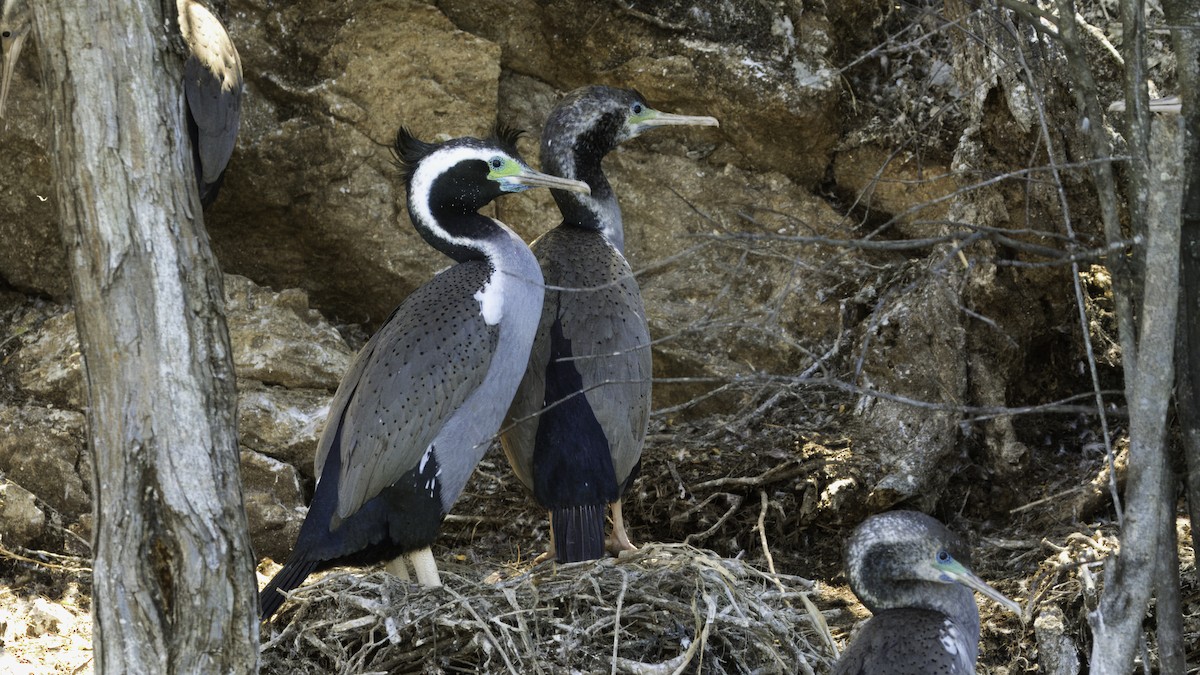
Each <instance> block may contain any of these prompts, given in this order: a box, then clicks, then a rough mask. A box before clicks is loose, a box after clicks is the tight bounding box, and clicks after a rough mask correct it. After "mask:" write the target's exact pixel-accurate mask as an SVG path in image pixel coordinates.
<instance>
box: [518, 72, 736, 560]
mask: <svg viewBox="0 0 1200 675" xmlns="http://www.w3.org/2000/svg"><path fill="white" fill-rule="evenodd" d="M667 125H700V126H717V120H715V119H713V118H712V117H690V116H685V115H673V114H669V113H664V112H659V111H657V110H655V109H653V108H651V107H650V106H649V105H647V104H646V101H645V100H644V99H643V98H642V96H641V95H640V94H638V93H637V92H634V91H631V90H628V89H615V88H612V87H601V86H594V87H585V88H583V89H578V90H576V91H574V92H571V93H570V94H568V95H567V96H566V97H565V98H564V99H563V100H562V101H561V102H560V103H559V104H558V105H557V106H555V108H554V110H553V111H551V113H550V116H549V118H548V119H547V120H546V126H545V130H544V131H543V132H542V155H541V159H542V167H543V168H544V169H546V170H547V171H549V172H551V173H553V174H556V175H560V176H565V177H568V178H575V179H578V180H581V181H584V182H585V183H587V184H588V185H589V186H590V187H591V193H590V194H581V193H573V192H566V191H563V190H554V191H553V195H554V201H555V202H557V204H558V208H559V211H561V213H562V216H563V220H562V223H561V224H560V225H559V226H558V227H556V228H554V229H553V230H551V231H549V232H547V233H546V234H545V235H543V236H542V237H540V238H539V239H538V240H537V241H535V242H534V243H533V245H532V246H531V248H532V249H533V252H534V255H536V256H537V259H538V262H539V263H540V264H541V267H542V273H543V275H544V276H545V278H546V301H545V304H544V305H543V307H542V318H541V323H540V325H539V326H538V333H537V339H536V340H535V342H534V345H533V350H532V352H531V354H530V357H529V367H528V369H527V370H526V371H525V377H524V379H523V380H522V381H521V388H520V389H519V390H518V392H517V396H516V399H514V401H513V406H512V410H511V412H510V415H509V416H510V418H511V419H512V420H513V421H514V422H515V425H514V426H511V427H510V429H509V430H508V431H507V432H505V433H504V435H503V436H502V442H503V445H504V452H505V454H506V455H507V456H508V460H509V463H511V464H512V467H513V471H514V473H516V475H517V477H518V478H519V479H520V480H521V482H522V483H524V484H525V486H526V487H528V488H529V489H530V490H532V491H533V495H534V497H535V498H536V499H537V502H538V504H540V505H541V506H542V507H543V508H545V509H547V510H549V512H550V525H551V537H552V541H551V547H552V551H553V552H554V554H555V555H556V557H557V560H558V561H559V562H575V561H580V560H592V559H596V558H600V557H603V555H604V552H605V544H606V541H605V536H604V529H605V528H604V516H605V509H606V506H607V505H609V504H611V505H612V519H613V537H612V538H611V539H610V540H609V541H608V542H607V544H608V546H609V548H611V549H613V550H621V549H633V548H634V546H633V544H632V543H630V541H629V536H628V535H627V534H626V531H625V521H624V517H623V515H622V511H621V503H622V502H621V498H622V495H624V493H625V491H626V490H627V489H628V487H629V485H630V484H631V483H632V482H633V479H634V478H635V477H636V476H637V471H638V467H639V465H640V462H641V454H642V444H643V442H644V441H645V437H646V427H647V424H648V421H649V416H650V381H651V363H650V331H649V327H648V326H647V324H646V313H645V310H644V308H643V306H642V296H641V291H640V289H639V288H638V284H637V280H636V279H634V277H633V272H632V270H631V269H630V267H629V263H628V262H626V260H625V256H624V247H625V233H624V227H623V224H622V222H621V209H620V207H619V206H618V204H617V198H616V195H615V194H614V193H613V189H612V186H611V185H610V184H609V182H608V179H607V178H606V177H605V175H604V171H603V170H602V168H601V160H603V159H604V156H605V155H607V154H608V153H609V152H610V151H612V150H613V149H615V148H616V147H617V146H618V145H619V144H621V143H622V142H624V141H626V140H629V139H631V138H634V137H635V136H637V135H639V134H641V133H643V132H645V131H647V130H649V129H654V128H657V127H662V126H667Z"/></svg>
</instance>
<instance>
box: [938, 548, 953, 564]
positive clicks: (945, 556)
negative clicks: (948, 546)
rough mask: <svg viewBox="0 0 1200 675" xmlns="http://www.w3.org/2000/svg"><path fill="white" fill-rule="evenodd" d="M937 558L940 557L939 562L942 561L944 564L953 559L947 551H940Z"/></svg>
mask: <svg viewBox="0 0 1200 675" xmlns="http://www.w3.org/2000/svg"><path fill="white" fill-rule="evenodd" d="M937 559H938V562H940V563H942V564H943V565H945V564H946V563H948V562H950V560H951V558H950V554H949V553H948V552H946V551H938V554H937Z"/></svg>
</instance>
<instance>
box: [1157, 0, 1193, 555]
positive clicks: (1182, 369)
mask: <svg viewBox="0 0 1200 675" xmlns="http://www.w3.org/2000/svg"><path fill="white" fill-rule="evenodd" d="M1163 12H1164V13H1165V15H1166V20H1167V23H1168V24H1170V25H1171V26H1176V28H1172V30H1171V37H1172V45H1173V47H1174V49H1175V58H1176V63H1177V64H1178V70H1177V72H1178V74H1179V96H1180V98H1181V99H1182V103H1183V120H1184V137H1183V156H1184V158H1185V161H1184V193H1183V209H1182V214H1181V217H1180V248H1179V258H1180V285H1181V286H1182V289H1181V290H1182V293H1180V299H1179V337H1178V339H1177V340H1176V351H1177V355H1178V359H1177V368H1178V372H1177V374H1176V390H1175V391H1176V393H1175V396H1176V398H1175V408H1176V411H1177V413H1178V417H1179V426H1180V430H1181V432H1182V439H1183V454H1184V460H1185V471H1184V476H1185V477H1186V480H1185V481H1184V484H1185V489H1186V496H1187V503H1188V513H1189V515H1190V516H1191V520H1192V547H1193V550H1197V551H1200V33H1197V32H1196V31H1195V30H1188V29H1184V28H1182V27H1184V26H1196V25H1200V5H1198V4H1196V3H1195V2H1193V1H1192V0H1164V2H1163Z"/></svg>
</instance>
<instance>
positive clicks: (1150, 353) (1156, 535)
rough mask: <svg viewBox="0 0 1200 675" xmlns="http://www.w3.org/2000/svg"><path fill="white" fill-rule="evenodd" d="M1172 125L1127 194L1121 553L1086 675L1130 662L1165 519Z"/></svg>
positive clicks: (1175, 269) (1175, 298) (1096, 624)
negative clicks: (1131, 274)
mask: <svg viewBox="0 0 1200 675" xmlns="http://www.w3.org/2000/svg"><path fill="white" fill-rule="evenodd" d="M1179 126H1180V124H1179V119H1178V118H1176V117H1172V116H1167V117H1161V118H1160V119H1158V120H1156V121H1155V124H1154V128H1153V133H1152V134H1151V135H1150V143H1149V147H1148V148H1147V150H1148V157H1149V158H1150V160H1149V161H1150V164H1149V166H1148V174H1149V175H1148V176H1147V177H1146V180H1145V182H1144V185H1145V189H1144V191H1141V192H1133V193H1131V194H1130V199H1129V201H1130V205H1131V209H1133V208H1140V209H1143V213H1144V216H1143V217H1144V218H1145V222H1146V224H1147V234H1146V241H1145V256H1144V258H1143V259H1144V260H1145V268H1144V274H1143V275H1141V276H1142V278H1143V279H1144V289H1143V293H1142V302H1141V306H1142V312H1141V316H1140V319H1141V321H1140V327H1139V328H1140V330H1139V332H1138V339H1137V346H1138V354H1137V367H1136V369H1134V370H1133V371H1132V372H1131V373H1129V371H1128V368H1127V373H1129V374H1128V375H1127V379H1126V383H1125V392H1126V399H1127V401H1128V405H1129V473H1128V478H1127V480H1126V485H1125V511H1124V521H1123V524H1122V528H1121V551H1120V553H1119V554H1118V555H1116V556H1114V557H1113V558H1112V559H1110V561H1109V563H1108V565H1107V567H1106V570H1105V581H1104V594H1103V596H1101V599H1100V606H1099V607H1098V608H1097V609H1096V610H1095V611H1093V612H1092V613H1091V614H1090V615H1089V616H1088V622H1089V623H1090V624H1091V627H1092V633H1093V635H1094V640H1093V644H1092V659H1091V672H1093V673H1125V672H1128V671H1129V668H1130V666H1131V664H1132V663H1133V658H1134V655H1135V654H1136V653H1137V650H1138V645H1139V643H1140V641H1141V639H1142V621H1143V619H1144V618H1145V615H1146V609H1147V606H1148V604H1149V601H1150V594H1151V590H1152V588H1153V587H1154V581H1155V576H1156V575H1155V571H1156V569H1157V557H1158V556H1157V554H1158V550H1159V549H1158V547H1159V539H1160V534H1161V532H1162V528H1163V521H1164V520H1165V519H1167V518H1168V515H1169V514H1168V510H1167V508H1166V507H1165V504H1166V500H1165V499H1164V498H1163V485H1164V479H1165V475H1166V469H1167V452H1166V420H1167V409H1168V407H1169V404H1170V400H1171V394H1172V390H1173V387H1174V376H1175V373H1174V347H1175V332H1176V318H1177V314H1178V308H1179V295H1178V294H1179V209H1180V202H1179V197H1180V188H1179V183H1178V180H1177V179H1178V177H1179V174H1178V167H1179V166H1180V164H1181V162H1182V157H1181V155H1180V148H1179V143H1180V137H1179ZM1130 170H1131V171H1132V170H1133V168H1132V167H1131V169H1130ZM1163 178H1166V180H1163ZM1138 184H1139V181H1138V180H1134V181H1132V182H1131V187H1134V188H1135V189H1136V186H1137V185H1138ZM1135 202H1136V204H1135ZM1120 329H1121V330H1122V331H1125V330H1129V327H1128V326H1125V325H1123V326H1120ZM1123 356H1124V355H1123ZM1124 358H1128V357H1127V356H1124Z"/></svg>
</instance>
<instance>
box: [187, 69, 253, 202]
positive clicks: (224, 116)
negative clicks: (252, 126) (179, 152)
mask: <svg viewBox="0 0 1200 675" xmlns="http://www.w3.org/2000/svg"><path fill="white" fill-rule="evenodd" d="M235 57H236V52H235ZM234 75H236V77H234ZM183 91H184V96H185V97H186V98H187V104H188V111H189V112H190V113H191V115H192V121H193V123H194V124H195V125H196V135H197V138H196V141H195V142H196V152H197V153H198V155H199V158H200V176H199V178H200V180H202V181H203V182H204V184H205V185H212V184H215V183H217V182H218V181H219V180H220V178H221V173H222V172H224V171H225V167H226V166H227V165H228V164H229V158H230V157H231V156H232V155H233V146H234V144H235V143H236V142H237V132H238V126H239V125H240V124H241V120H242V75H241V67H240V65H239V66H238V67H237V69H236V72H235V71H233V70H229V71H226V73H225V74H224V75H217V74H214V73H213V72H211V71H210V70H208V68H206V67H205V66H204V65H203V64H202V63H201V62H200V60H199V59H198V58H196V57H195V56H192V57H189V58H188V60H187V62H186V63H185V64H184V67H183Z"/></svg>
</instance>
